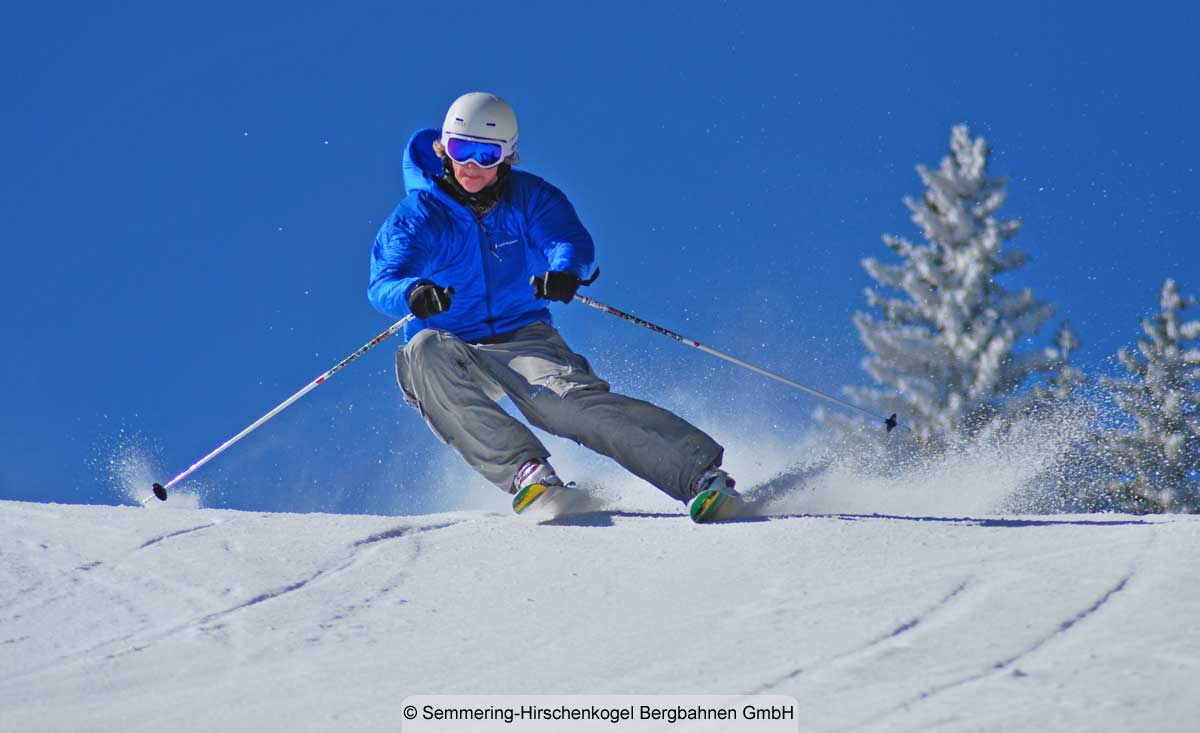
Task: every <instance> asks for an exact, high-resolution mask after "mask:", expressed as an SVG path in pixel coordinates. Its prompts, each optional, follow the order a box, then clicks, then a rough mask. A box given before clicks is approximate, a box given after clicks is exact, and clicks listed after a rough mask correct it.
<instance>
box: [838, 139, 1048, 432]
mask: <svg viewBox="0 0 1200 733" xmlns="http://www.w3.org/2000/svg"><path fill="white" fill-rule="evenodd" d="M950 151H951V154H950V155H949V156H947V157H946V158H945V159H943V160H942V163H941V167H940V168H939V169H938V170H936V171H932V170H929V169H927V168H926V167H924V166H918V167H917V172H918V173H919V174H920V176H921V179H922V180H923V181H924V182H925V186H926V191H925V195H924V196H923V197H922V198H921V199H920V200H919V201H916V200H913V199H911V198H906V199H905V204H907V206H908V208H909V209H910V210H912V214H913V216H912V219H913V221H914V222H915V223H916V224H917V226H918V227H920V229H921V232H922V234H924V237H925V242H924V243H923V244H919V245H918V244H913V243H912V242H910V241H908V240H907V239H904V238H902V237H897V236H892V235H885V236H884V238H883V241H884V243H885V244H887V246H888V247H889V248H891V250H892V251H893V252H895V253H896V254H897V255H899V257H900V258H901V261H900V262H899V263H897V264H885V263H883V262H880V261H879V260H877V259H875V258H869V259H866V260H864V261H863V266H864V267H865V268H866V270H867V272H868V273H869V274H870V275H871V277H872V278H874V279H875V280H876V281H878V282H879V284H880V285H882V286H884V287H886V288H888V289H890V290H892V291H896V293H895V294H893V295H886V296H885V295H881V294H880V293H878V292H876V291H875V290H874V289H867V291H866V296H867V303H868V304H869V305H870V306H871V307H872V308H876V309H878V311H880V312H881V315H882V317H881V318H876V317H874V316H872V315H871V314H869V313H864V312H859V313H856V314H855V316H854V325H855V326H856V327H857V328H858V332H859V335H860V337H861V338H862V340H863V343H864V344H865V345H866V346H867V348H868V349H869V350H870V352H871V355H870V356H868V357H867V358H866V359H865V360H864V361H863V368H864V369H865V370H866V371H867V372H868V373H869V374H870V375H871V376H872V377H873V378H874V379H875V380H876V381H877V382H879V383H880V384H882V385H883V386H884V388H883V389H873V388H851V389H848V390H847V392H848V394H850V396H851V397H852V398H854V399H856V400H858V401H859V402H861V403H862V404H864V405H870V406H872V407H874V408H875V409H876V410H877V411H878V412H881V413H882V414H890V413H892V412H897V413H900V415H901V416H903V417H905V418H907V421H908V423H909V424H910V425H911V427H912V428H913V429H914V430H915V431H916V433H917V435H918V436H919V437H920V438H921V439H922V440H923V441H924V442H926V444H935V445H936V444H943V443H945V442H948V441H956V440H959V439H962V438H967V437H970V436H972V435H974V434H976V433H977V432H978V431H979V430H980V429H981V428H983V427H984V426H986V425H987V424H989V423H990V422H991V421H992V419H993V418H994V417H995V416H996V415H997V414H998V413H999V412H1000V410H1001V409H1002V406H1003V402H1004V400H1005V399H1006V398H1007V397H1009V396H1010V395H1012V394H1013V393H1014V392H1016V391H1017V389H1018V388H1019V387H1020V386H1021V385H1022V383H1023V382H1025V381H1026V379H1027V378H1029V377H1030V376H1031V375H1032V374H1034V373H1036V372H1039V371H1044V370H1046V369H1048V368H1049V367H1050V364H1051V361H1052V360H1051V359H1050V358H1048V357H1047V355H1046V354H1045V353H1044V352H1042V351H1038V350H1030V351H1029V352H1026V353H1023V354H1022V353H1017V351H1016V350H1015V349H1016V347H1017V346H1018V345H1019V344H1020V342H1021V341H1022V340H1023V339H1025V338H1026V337H1027V336H1029V335H1031V334H1033V333H1034V332H1036V331H1037V329H1038V328H1039V327H1040V326H1041V325H1042V323H1044V322H1045V321H1046V319H1048V318H1049V317H1050V316H1051V315H1052V314H1053V312H1054V306H1053V305H1052V304H1049V303H1044V302H1042V301H1039V300H1037V299H1035V298H1034V297H1033V293H1032V292H1031V291H1030V290H1029V289H1028V288H1026V289H1023V290H1020V291H1017V292H1009V291H1008V290H1007V289H1005V288H1004V287H1003V286H1001V285H1000V284H999V283H998V282H997V281H996V278H997V277H999V276H1000V275H1003V274H1005V273H1009V272H1012V271H1013V270H1016V269H1018V268H1020V267H1022V266H1024V265H1025V264H1026V262H1027V261H1028V259H1029V258H1028V256H1027V255H1026V254H1025V253H1024V252H1021V251H1017V250H1011V249H1010V250H1005V249H1004V248H1003V246H1004V243H1005V242H1006V241H1007V240H1008V239H1010V238H1012V237H1013V235H1015V234H1016V233H1017V230H1018V229H1019V227H1020V221H1018V220H1015V219H1007V220H1000V219H997V218H996V213H997V212H998V211H999V209H1000V207H1001V205H1003V203H1004V200H1005V198H1006V195H1007V194H1006V189H1005V181H1004V179H989V178H987V176H986V168H987V162H988V157H989V150H988V147H987V145H986V144H985V142H984V140H983V138H976V139H974V140H972V139H971V135H970V132H969V130H968V128H967V126H966V125H957V126H955V127H954V128H953V130H952V132H951V135H950Z"/></svg>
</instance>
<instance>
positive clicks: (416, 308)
mask: <svg viewBox="0 0 1200 733" xmlns="http://www.w3.org/2000/svg"><path fill="white" fill-rule="evenodd" d="M453 294H454V288H443V287H442V286H441V285H434V284H433V283H431V282H429V281H428V280H422V281H421V282H419V283H417V286H416V287H415V288H413V289H412V290H410V291H409V292H408V309H409V310H410V311H412V314H413V315H414V316H416V317H417V318H420V319H421V320H425V319H426V318H429V317H430V316H436V315H437V314H439V313H445V312H446V311H448V310H450V296H451V295H453Z"/></svg>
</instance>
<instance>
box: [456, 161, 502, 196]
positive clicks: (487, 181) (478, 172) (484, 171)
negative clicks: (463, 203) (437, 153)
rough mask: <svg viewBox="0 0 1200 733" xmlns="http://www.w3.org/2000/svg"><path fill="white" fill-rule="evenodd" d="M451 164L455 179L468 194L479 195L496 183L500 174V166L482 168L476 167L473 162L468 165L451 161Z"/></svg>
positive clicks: (468, 162)
mask: <svg viewBox="0 0 1200 733" xmlns="http://www.w3.org/2000/svg"><path fill="white" fill-rule="evenodd" d="M450 164H451V165H453V166H454V177H455V178H457V179H458V183H459V185H461V186H462V187H463V188H464V189H466V191H467V193H479V192H480V191H482V190H483V189H485V188H487V187H488V186H490V185H492V184H493V183H495V182H496V176H497V175H498V174H499V173H500V168H499V166H497V167H495V168H480V167H479V166H477V165H475V161H473V160H469V161H467V162H466V163H455V162H454V161H450Z"/></svg>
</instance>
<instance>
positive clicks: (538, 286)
mask: <svg viewBox="0 0 1200 733" xmlns="http://www.w3.org/2000/svg"><path fill="white" fill-rule="evenodd" d="M529 284H530V285H532V286H533V295H534V297H536V298H542V299H543V300H557V301H559V302H562V303H570V302H571V300H572V299H574V297H575V291H577V290H579V278H578V277H576V276H574V275H572V274H571V273H569V272H563V271H561V270H547V271H546V272H543V273H542V274H541V275H534V276H533V277H531V278H530V279H529Z"/></svg>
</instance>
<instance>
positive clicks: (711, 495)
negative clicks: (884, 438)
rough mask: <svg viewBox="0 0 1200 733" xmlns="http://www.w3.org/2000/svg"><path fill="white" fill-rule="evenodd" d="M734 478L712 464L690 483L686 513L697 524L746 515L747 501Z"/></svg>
mask: <svg viewBox="0 0 1200 733" xmlns="http://www.w3.org/2000/svg"><path fill="white" fill-rule="evenodd" d="M733 486H734V480H733V479H732V478H731V477H730V476H729V474H728V473H725V472H724V471H722V470H721V469H719V468H717V467H716V466H713V467H712V468H709V469H708V470H707V471H705V472H704V473H702V474H700V478H698V479H696V483H694V484H692V497H693V498H692V501H691V503H690V504H689V505H688V513H689V514H691V516H692V521H693V522H695V523H697V524H710V523H712V522H723V521H726V520H729V519H738V518H740V517H742V516H745V515H746V512H747V510H748V508H749V502H747V501H746V500H745V499H744V498H743V497H742V495H741V494H739V493H738V492H737V489H735V488H733Z"/></svg>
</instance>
